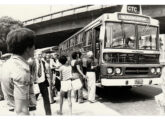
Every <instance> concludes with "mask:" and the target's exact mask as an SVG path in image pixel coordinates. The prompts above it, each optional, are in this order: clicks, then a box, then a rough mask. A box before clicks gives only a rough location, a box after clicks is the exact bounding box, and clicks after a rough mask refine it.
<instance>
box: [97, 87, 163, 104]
mask: <svg viewBox="0 0 165 120" xmlns="http://www.w3.org/2000/svg"><path fill="white" fill-rule="evenodd" d="M160 92H161V89H160V88H155V87H149V86H142V87H133V88H132V89H130V90H128V89H123V88H121V87H107V88H97V89H96V94H97V99H98V101H100V102H101V103H103V102H112V103H124V102H135V101H144V100H147V99H154V96H155V95H157V94H159V93H160Z"/></svg>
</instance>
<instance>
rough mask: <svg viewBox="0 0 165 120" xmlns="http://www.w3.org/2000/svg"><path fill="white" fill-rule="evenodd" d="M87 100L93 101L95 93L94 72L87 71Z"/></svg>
mask: <svg viewBox="0 0 165 120" xmlns="http://www.w3.org/2000/svg"><path fill="white" fill-rule="evenodd" d="M87 77H88V79H87V85H88V100H89V101H95V94H96V73H95V72H87Z"/></svg>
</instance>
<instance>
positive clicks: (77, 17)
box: [24, 5, 165, 48]
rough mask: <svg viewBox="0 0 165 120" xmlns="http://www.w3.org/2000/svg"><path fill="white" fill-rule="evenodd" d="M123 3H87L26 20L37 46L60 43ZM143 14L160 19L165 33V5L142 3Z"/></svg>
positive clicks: (119, 8)
mask: <svg viewBox="0 0 165 120" xmlns="http://www.w3.org/2000/svg"><path fill="white" fill-rule="evenodd" d="M121 7H122V6H121V5H97V6H96V5H85V6H80V7H76V8H72V9H68V10H64V11H60V12H56V13H52V14H48V15H45V16H41V17H38V18H33V19H30V20H27V21H24V25H25V26H26V27H28V28H30V29H32V30H34V31H35V32H36V34H37V48H42V47H47V46H54V45H58V44H59V43H60V42H62V41H63V40H65V39H67V38H68V37H69V36H71V35H72V34H74V33H75V32H77V31H78V30H80V29H81V28H83V27H84V26H85V25H87V24H88V23H89V22H91V21H92V20H94V19H95V18H97V17H99V16H100V15H102V14H103V13H113V12H117V11H118V12H119V11H120V10H121ZM142 10H143V14H145V15H149V16H151V17H153V18H156V19H158V20H159V21H160V33H165V23H164V21H165V5H142Z"/></svg>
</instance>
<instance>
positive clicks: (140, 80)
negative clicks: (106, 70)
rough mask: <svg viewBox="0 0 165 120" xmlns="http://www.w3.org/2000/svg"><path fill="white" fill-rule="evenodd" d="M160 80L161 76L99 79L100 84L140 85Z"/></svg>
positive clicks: (154, 83) (152, 83)
mask: <svg viewBox="0 0 165 120" xmlns="http://www.w3.org/2000/svg"><path fill="white" fill-rule="evenodd" d="M161 82H162V79H161V78H137V79H101V85H102V86H141V85H156V84H160V83H161Z"/></svg>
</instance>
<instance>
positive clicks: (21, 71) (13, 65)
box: [2, 28, 35, 115]
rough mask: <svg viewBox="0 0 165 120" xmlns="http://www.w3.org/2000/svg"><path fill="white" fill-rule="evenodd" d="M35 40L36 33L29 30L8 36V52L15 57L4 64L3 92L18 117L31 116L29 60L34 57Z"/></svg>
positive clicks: (11, 109) (13, 32)
mask: <svg viewBox="0 0 165 120" xmlns="http://www.w3.org/2000/svg"><path fill="white" fill-rule="evenodd" d="M34 39H35V33H34V32H33V31H32V30H30V29H27V28H19V29H16V30H12V31H11V32H9V34H8V35H7V40H6V42H7V47H8V51H9V52H10V53H12V54H13V55H12V56H11V58H10V59H9V60H7V61H6V62H5V63H4V64H3V68H2V69H3V70H2V72H3V73H2V91H3V93H4V97H5V100H6V101H7V105H8V107H9V111H15V112H16V114H17V115H29V103H30V101H31V100H30V99H31V97H30V93H31V92H33V87H32V85H33V84H32V81H31V78H30V67H29V64H28V63H27V60H28V59H29V58H30V57H33V56H34V50H35V40H34Z"/></svg>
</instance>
